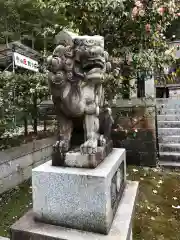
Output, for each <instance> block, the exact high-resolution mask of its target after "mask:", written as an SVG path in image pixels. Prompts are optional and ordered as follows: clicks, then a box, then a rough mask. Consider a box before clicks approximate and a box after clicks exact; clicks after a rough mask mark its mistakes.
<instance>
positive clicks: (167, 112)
mask: <svg viewBox="0 0 180 240" xmlns="http://www.w3.org/2000/svg"><path fill="white" fill-rule="evenodd" d="M156 106H157V131H158V144H159V164H160V165H161V166H164V167H165V166H167V167H180V99H175V98H174V99H173V98H164V99H162V98H161V99H156Z"/></svg>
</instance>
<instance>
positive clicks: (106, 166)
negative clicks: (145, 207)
mask: <svg viewBox="0 0 180 240" xmlns="http://www.w3.org/2000/svg"><path fill="white" fill-rule="evenodd" d="M125 158H126V156H125V150H124V149H113V151H112V152H111V153H110V154H109V155H108V157H106V158H105V160H104V161H103V162H102V163H101V164H100V165H98V166H97V167H96V168H95V169H82V168H68V167H67V168H65V167H54V166H51V161H49V162H47V163H45V164H43V165H41V166H39V167H37V168H35V169H33V173H32V187H33V210H34V213H35V214H36V218H37V219H39V220H41V221H45V222H48V223H51V224H56V225H61V226H65V227H70V228H76V229H81V230H86V231H92V232H100V233H104V234H107V233H108V231H109V229H110V226H111V224H112V221H113V218H114V215H115V212H116V209H117V206H118V202H119V201H120V198H121V195H122V192H123V187H124V185H125V181H126V162H125ZM121 170H123V171H121ZM123 174H124V175H123ZM114 178H115V189H114V183H112V179H114ZM112 195H113V196H114V195H115V196H116V199H115V202H114V203H113V205H112V198H113V196H112Z"/></svg>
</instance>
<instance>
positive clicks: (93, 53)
mask: <svg viewBox="0 0 180 240" xmlns="http://www.w3.org/2000/svg"><path fill="white" fill-rule="evenodd" d="M102 54H103V49H102V48H101V47H99V46H97V47H93V48H91V49H90V55H91V56H99V55H102Z"/></svg>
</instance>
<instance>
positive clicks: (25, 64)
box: [14, 52, 39, 72]
mask: <svg viewBox="0 0 180 240" xmlns="http://www.w3.org/2000/svg"><path fill="white" fill-rule="evenodd" d="M14 64H15V65H16V66H18V67H22V68H26V69H28V70H30V71H34V72H38V71H39V69H38V62H37V61H35V60H33V59H31V58H28V57H25V56H23V55H21V54H19V53H16V52H15V53H14Z"/></svg>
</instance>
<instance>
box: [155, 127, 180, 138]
mask: <svg viewBox="0 0 180 240" xmlns="http://www.w3.org/2000/svg"><path fill="white" fill-rule="evenodd" d="M176 134H177V135H180V128H158V137H160V136H171V135H176Z"/></svg>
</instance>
